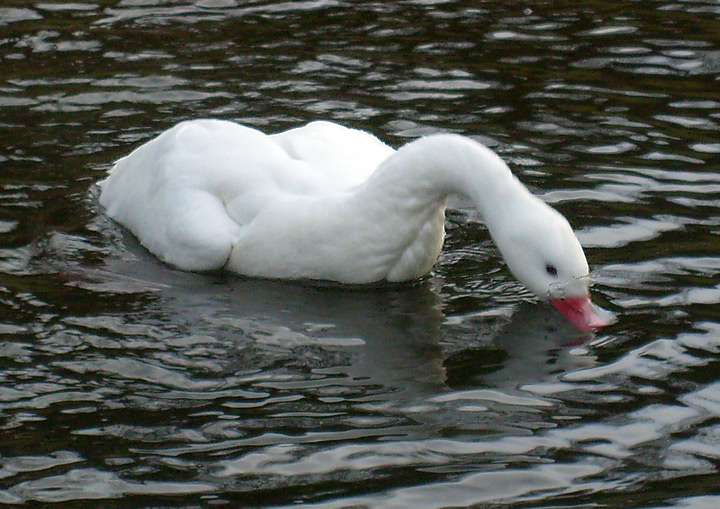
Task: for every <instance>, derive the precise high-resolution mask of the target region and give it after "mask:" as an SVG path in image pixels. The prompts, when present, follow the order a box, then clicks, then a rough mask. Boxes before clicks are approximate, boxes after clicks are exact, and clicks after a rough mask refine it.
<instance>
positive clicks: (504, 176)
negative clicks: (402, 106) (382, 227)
mask: <svg viewBox="0 0 720 509" xmlns="http://www.w3.org/2000/svg"><path fill="white" fill-rule="evenodd" d="M357 194H358V196H359V198H360V199H361V200H362V202H363V203H364V204H365V205H366V206H367V207H374V206H379V207H381V208H382V209H383V211H382V213H383V214H389V213H392V211H391V210H388V208H397V209H398V210H405V211H407V210H409V209H422V208H424V207H428V206H433V205H434V204H436V203H440V202H442V203H444V200H445V198H446V197H447V196H448V195H451V194H460V195H464V196H466V197H467V198H469V199H470V200H472V201H473V203H474V205H475V206H476V207H477V208H478V210H479V212H480V214H481V215H482V216H483V219H484V221H485V222H486V223H487V224H488V227H489V228H490V229H492V227H493V224H494V223H495V222H496V220H497V219H498V218H499V217H500V216H502V215H503V213H504V211H506V210H507V208H508V207H511V206H513V204H514V203H516V202H517V200H518V199H524V198H526V197H529V196H532V195H530V193H529V192H528V191H527V189H526V188H525V186H523V185H522V184H521V183H520V182H519V181H518V180H517V178H515V176H514V175H513V174H512V172H511V171H510V169H509V168H508V167H507V165H506V164H505V163H504V162H503V161H502V159H500V157H498V155H497V154H495V153H494V152H493V151H492V150H490V149H488V148H487V147H485V146H483V145H481V144H479V143H477V142H475V141H473V140H471V139H469V138H466V137H464V136H459V135H454V134H438V135H433V136H428V137H426V138H421V139H419V140H416V141H414V142H412V143H408V144H407V145H405V146H403V147H401V148H400V149H399V150H398V151H397V152H396V153H395V154H393V155H392V156H390V157H388V158H387V159H386V160H385V161H384V162H383V163H382V164H381V165H380V166H379V168H378V169H377V170H376V171H375V173H374V174H373V175H372V176H371V177H370V178H369V179H368V180H367V182H365V183H364V184H363V185H362V186H360V188H358V189H357ZM368 212H370V211H368Z"/></svg>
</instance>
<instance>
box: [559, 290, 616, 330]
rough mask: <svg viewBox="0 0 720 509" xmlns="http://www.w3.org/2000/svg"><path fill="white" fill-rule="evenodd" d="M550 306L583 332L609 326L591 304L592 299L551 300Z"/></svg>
mask: <svg viewBox="0 0 720 509" xmlns="http://www.w3.org/2000/svg"><path fill="white" fill-rule="evenodd" d="M550 304H552V305H553V306H555V308H556V309H557V310H558V311H560V313H562V314H563V316H565V318H567V319H568V320H570V323H572V324H573V325H574V326H575V327H577V328H578V329H580V330H581V331H592V330H595V329H599V328H600V327H603V326H605V325H607V324H608V321H607V320H605V319H603V318H601V317H600V316H599V314H598V308H596V307H595V306H594V305H593V303H592V302H590V297H570V298H567V299H562V298H561V299H551V300H550Z"/></svg>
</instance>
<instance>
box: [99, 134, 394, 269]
mask: <svg viewBox="0 0 720 509" xmlns="http://www.w3.org/2000/svg"><path fill="white" fill-rule="evenodd" d="M393 152H394V151H393V149H391V148H390V147H388V146H387V145H385V144H383V143H382V142H381V141H379V140H378V139H377V138H375V137H374V136H372V135H370V134H367V133H364V132H362V131H358V130H354V129H349V128H345V127H342V126H339V125H337V124H332V123H330V122H313V123H311V124H308V125H306V126H304V127H301V128H298V129H293V130H290V131H287V132H284V133H280V134H276V135H272V136H268V135H266V134H264V133H262V132H260V131H258V130H256V129H252V128H249V127H245V126H241V125H239V124H236V123H233V122H228V121H221V120H193V121H187V122H182V123H180V124H178V125H176V126H175V127H173V128H171V129H169V130H167V131H165V132H164V133H162V134H161V135H160V136H158V137H157V138H154V139H153V140H151V141H149V142H147V143H145V144H144V145H142V146H140V147H139V148H137V149H136V150H135V151H133V152H132V153H131V154H130V155H128V156H126V157H124V158H122V159H120V160H119V161H118V162H117V163H116V165H115V167H114V168H113V169H112V171H111V173H110V176H109V177H108V178H107V179H105V180H104V181H102V182H101V183H100V187H101V190H102V192H101V196H100V202H101V204H102V205H103V206H105V207H106V208H107V212H108V215H109V216H110V217H112V218H113V219H115V220H116V221H118V222H120V223H121V224H123V225H125V226H126V227H127V228H128V229H129V230H130V231H132V232H133V233H134V234H135V235H136V236H137V237H138V239H139V240H140V242H141V243H142V244H143V245H144V246H145V247H147V248H148V249H149V250H150V251H151V252H153V253H154V254H155V255H157V256H158V257H159V258H161V259H162V260H164V261H166V262H168V263H171V264H173V265H176V266H178V267H180V268H183V269H188V270H211V269H217V268H222V267H223V266H224V264H225V262H226V261H227V260H228V258H229V256H230V252H231V251H232V247H233V245H234V244H235V243H236V242H237V240H238V239H239V238H240V236H241V235H242V232H243V228H244V227H246V226H247V225H249V224H250V223H252V221H253V220H254V219H255V217H257V215H258V214H259V213H260V212H262V210H263V209H264V208H265V207H268V206H273V204H275V203H277V202H279V201H283V200H291V199H294V198H296V197H321V196H327V195H330V194H332V193H337V192H342V191H345V190H347V189H349V188H351V187H353V186H356V185H358V184H360V183H362V182H364V181H365V180H367V178H368V177H369V176H370V175H371V174H372V173H373V172H374V171H375V169H376V168H377V167H378V165H379V164H380V163H381V162H382V161H383V160H384V159H385V158H387V157H388V156H389V155H391V154H392V153H393Z"/></svg>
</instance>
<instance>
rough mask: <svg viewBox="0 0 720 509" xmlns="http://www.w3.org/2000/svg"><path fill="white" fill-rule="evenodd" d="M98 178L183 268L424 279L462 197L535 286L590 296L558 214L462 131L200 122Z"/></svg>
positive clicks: (111, 209)
mask: <svg viewBox="0 0 720 509" xmlns="http://www.w3.org/2000/svg"><path fill="white" fill-rule="evenodd" d="M100 186H101V190H102V192H101V195H100V202H101V204H102V205H103V206H105V207H106V208H107V212H108V214H109V215H110V216H111V217H112V218H114V219H115V220H117V221H118V222H120V223H122V224H123V225H125V226H126V227H127V228H129V229H130V230H131V231H132V232H133V233H134V234H135V235H136V236H137V237H138V238H139V240H140V242H141V243H142V244H143V245H144V246H145V247H147V248H148V249H149V250H150V251H151V252H152V253H154V254H155V255H156V256H158V257H159V258H161V259H162V260H164V261H165V262H167V263H169V264H172V265H175V266H177V267H179V268H181V269H186V270H200V271H202V270H213V269H223V268H224V269H227V270H229V271H233V272H237V273H240V274H244V275H248V276H261V277H270V278H285V279H298V278H310V279H322V280H333V281H339V282H343V283H371V282H375V281H381V280H387V281H390V282H395V281H405V280H410V279H415V278H419V277H421V276H423V275H425V274H427V273H428V272H429V271H430V270H431V268H432V266H433V264H434V262H435V260H436V259H437V256H438V254H439V252H440V249H441V247H442V243H443V237H444V212H445V200H446V198H447V196H448V195H450V194H463V195H466V196H468V197H469V198H470V199H472V200H473V202H474V203H475V204H476V206H477V207H478V209H479V211H480V213H481V214H482V216H483V218H484V220H485V222H486V224H487V226H488V230H489V231H490V234H491V235H492V237H493V239H494V240H495V243H496V244H497V245H498V247H499V249H500V251H501V252H502V254H503V256H504V257H505V260H506V262H507V263H508V266H509V267H510V269H511V271H512V272H513V273H514V274H515V276H516V277H517V278H518V279H519V280H520V281H521V282H522V283H524V284H525V285H526V286H527V287H528V288H529V289H530V290H531V291H533V292H534V293H535V294H536V295H538V297H540V298H541V299H550V300H551V301H553V300H555V301H557V297H562V298H563V299H564V301H569V300H572V299H574V298H582V299H584V300H587V302H588V304H589V299H588V289H587V278H586V276H587V274H588V266H587V262H586V260H585V255H584V254H583V251H582V248H581V247H580V244H579V242H578V241H577V238H576V237H575V235H574V233H573V232H572V229H571V228H570V225H569V224H568V222H567V221H566V220H565V218H564V217H563V216H562V215H560V214H559V213H558V212H556V211H555V210H553V209H552V208H550V207H549V206H548V205H546V204H545V203H544V202H543V201H541V200H540V199H538V198H536V197H535V196H533V195H532V194H530V193H529V192H528V191H527V189H526V188H525V187H524V186H523V185H522V184H521V183H520V182H519V181H518V180H517V179H516V178H515V177H514V176H513V174H512V173H511V172H510V170H509V169H508V167H507V165H505V163H504V162H503V161H502V160H501V159H500V158H499V157H498V156H497V155H496V154H495V153H494V152H492V151H491V150H490V149H488V148H486V147H484V146H482V145H480V144H478V143H476V142H474V141H472V140H470V139H468V138H465V137H462V136H458V135H447V134H443V135H434V136H429V137H426V138H422V139H419V140H417V141H414V142H412V143H409V144H407V145H405V146H404V147H402V148H400V149H399V150H397V151H395V150H393V149H392V148H390V147H388V146H387V145H385V144H384V143H382V142H381V141H380V140H378V139H377V138H375V137H374V136H372V135H370V134H367V133H365V132H362V131H358V130H353V129H348V128H345V127H342V126H339V125H337V124H332V123H329V122H313V123H311V124H308V125H307V126H305V127H301V128H298V129H293V130H290V131H287V132H283V133H280V134H275V135H271V136H268V135H265V134H263V133H261V132H260V131H257V130H255V129H251V128H248V127H244V126H241V125H238V124H235V123H232V122H227V121H219V120H196V121H189V122H183V123H181V124H178V125H177V126H175V127H173V128H171V129H169V130H168V131H166V132H164V133H162V134H161V135H160V136H158V137H157V138H155V139H153V140H151V141H149V142H148V143H146V144H144V145H142V146H141V147H139V148H138V149H136V150H135V151H134V152H132V153H131V154H130V155H128V156H127V157H125V158H123V159H121V160H119V161H118V162H117V164H116V165H115V167H114V168H113V170H112V171H111V173H110V176H109V177H108V178H107V179H105V180H104V181H102V182H101V183H100ZM559 288H561V290H562V292H563V294H562V295H561V296H560V295H555V294H554V293H553V292H557V291H559V290H558V289H559ZM583 313H584V312H583ZM596 325H597V323H595V324H594V325H590V327H592V326H596Z"/></svg>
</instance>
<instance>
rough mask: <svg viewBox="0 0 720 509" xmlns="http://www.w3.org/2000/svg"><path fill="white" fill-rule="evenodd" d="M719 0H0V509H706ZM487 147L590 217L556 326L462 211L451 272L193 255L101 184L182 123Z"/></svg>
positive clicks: (719, 147)
mask: <svg viewBox="0 0 720 509" xmlns="http://www.w3.org/2000/svg"><path fill="white" fill-rule="evenodd" d="M719 18H720V6H719V5H718V3H717V2H712V1H700V0H698V1H694V0H690V1H672V0H662V1H648V2H601V1H586V2H550V3H546V2H500V1H498V2H495V1H487V2H470V1H460V0H457V1H454V0H445V1H425V0H416V1H404V2H377V3H369V2H352V1H342V0H310V1H299V2H267V1H240V0H237V1H234V0H199V1H196V2H188V1H183V0H175V1H172V0H166V1H163V0H125V1H119V2H105V1H103V2H100V1H97V0H90V1H83V2H77V3H71V2H70V3H69V2H55V1H50V0H48V1H46V2H33V3H29V2H21V1H7V0H6V1H5V2H3V4H2V6H1V7H0V70H1V74H0V168H2V170H1V171H0V243H1V244H0V334H1V335H2V342H1V343H0V505H8V506H12V505H23V504H30V505H38V506H43V507H68V508H70V507H80V506H82V507H89V508H92V507H98V508H100V507H102V508H110V507H118V508H120V507H123V508H125V507H187V508H191V507H193V508H194V507H214V506H219V507H222V506H229V507H269V506H296V505H308V506H313V507H350V506H352V507H366V506H367V507H413V508H433V507H467V506H475V507H484V506H508V505H511V506H514V507H546V506H554V507H557V506H562V507H591V506H592V507H662V508H665V507H700V508H702V507H708V508H709V507H716V506H717V505H718V504H720V488H718V486H720V419H719V417H720V383H718V381H717V378H718V375H719V374H720V307H719V306H718V303H719V302H720V284H718V275H719V274H720V236H719V235H720V208H719V206H718V194H719V193H720V162H719V161H720V158H719V157H718V154H720V95H719V94H718V90H720V36H719V35H718V34H720V19H719ZM197 117H220V118H227V119H233V120H237V121H240V122H244V123H247V124H250V125H253V126H256V127H258V128H261V129H264V130H267V131H276V130H281V129H286V128H289V127H293V126H297V125H299V124H301V123H303V122H306V121H309V120H312V119H317V118H323V119H331V120H335V121H339V122H343V123H346V124H348V125H351V126H355V127H359V128H364V129H368V130H370V131H372V132H373V133H375V134H377V135H379V136H380V137H381V138H383V139H385V140H387V141H388V142H390V143H392V144H394V145H396V146H397V145H400V144H402V143H404V142H406V141H408V140H411V139H414V138H415V137H417V136H419V135H422V134H426V133H430V132H435V131H439V130H442V131H453V132H460V133H464V134H467V135H470V136H474V137H477V138H478V139H480V140H481V141H483V142H485V143H487V144H488V145H490V146H491V147H493V148H494V149H495V150H497V151H498V152H499V153H500V154H501V155H502V156H503V157H504V158H505V159H506V160H507V161H508V162H509V163H510V165H511V166H512V167H513V169H514V170H515V171H516V172H517V173H518V174H519V175H520V176H521V178H522V179H523V181H525V182H526V183H527V184H528V185H530V186H531V187H532V188H533V189H534V190H535V191H536V192H537V193H539V194H541V195H542V196H543V197H544V198H545V199H546V200H548V201H549V202H551V203H552V204H553V205H554V206H556V207H557V208H558V209H560V210H561V211H562V212H563V213H564V214H566V216H567V217H568V218H569V219H570V221H571V222H572V223H573V225H574V226H575V227H576V229H577V230H578V234H579V237H580V239H581V241H582V243H583V244H584V246H586V253H587V256H588V260H589V263H590V265H591V267H592V271H593V277H594V279H595V282H596V284H595V286H594V289H593V291H594V296H595V300H596V301H597V302H598V303H600V304H601V305H602V306H603V307H605V308H607V309H609V310H611V311H612V312H614V313H615V314H616V315H617V321H616V322H615V323H614V324H613V325H611V326H610V327H608V328H606V329H604V330H602V331H601V332H599V333H598V334H596V335H583V334H582V333H578V332H576V331H574V330H573V329H571V328H570V327H568V326H567V325H566V324H565V323H564V322H563V320H562V319H561V318H560V317H558V316H557V315H556V314H555V313H554V311H553V310H552V309H551V308H549V307H547V306H545V305H542V304H537V303H535V302H533V299H532V297H531V296H530V295H529V294H528V293H527V292H526V291H525V290H523V289H522V288H521V287H520V285H519V284H518V283H516V282H515V281H514V280H513V279H512V277H511V276H510V275H509V274H508V272H507V270H506V269H504V268H503V267H502V263H501V260H500V259H499V256H498V254H497V252H496V250H495V248H494V247H493V245H492V244H491V242H490V240H489V238H488V235H487V232H486V231H485V229H484V228H483V226H482V224H481V223H480V222H479V218H478V217H477V215H476V214H475V213H474V212H473V211H472V210H471V208H470V207H469V204H468V203H466V202H464V201H463V200H459V199H458V200H454V201H453V203H452V209H451V210H450V212H449V214H448V221H447V229H448V238H447V241H446V245H445V249H444V252H443V254H442V256H441V259H440V260H439V263H438V264H437V266H436V270H435V272H434V275H433V277H432V278H430V279H428V280H426V281H423V282H421V283H419V284H415V285H408V286H400V287H390V288H369V289H362V290H348V289H344V288H341V287H332V286H331V287H327V286H311V285H301V284H286V283H280V282H267V281H255V280H247V279H242V278H238V277H231V276H224V275H197V274H187V273H182V272H178V271H175V270H172V269H170V268H168V267H166V266H163V265H162V264H160V263H159V262H157V261H155V260H154V259H153V258H152V257H151V256H149V255H148V254H147V253H146V252H145V251H144V250H143V249H142V248H141V247H139V246H138V245H137V243H136V242H135V241H134V240H133V239H132V238H131V237H130V236H128V235H127V234H126V233H125V232H124V231H123V230H122V229H121V228H119V227H118V226H117V225H115V224H114V223H112V222H111V221H109V220H108V219H106V218H105V217H104V216H103V215H102V212H101V210H100V208H99V207H98V205H97V203H96V195H95V192H94V190H93V184H94V183H95V182H97V181H98V180H99V179H101V178H102V176H103V174H104V172H105V171H106V170H107V169H108V168H109V167H110V165H111V163H112V162H113V161H114V160H115V159H117V158H119V157H121V156H122V155H124V154H126V153H128V152H129V151H130V150H131V149H132V148H134V147H136V146H137V145H138V144H139V143H140V142H142V141H144V140H147V139H149V138H150V137H152V136H154V135H156V134H157V133H158V132H160V131H161V130H163V129H165V128H167V127H169V126H171V125H173V124H174V123H176V122H177V121H179V120H182V119H186V118H197Z"/></svg>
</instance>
